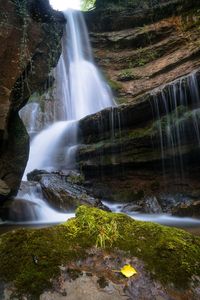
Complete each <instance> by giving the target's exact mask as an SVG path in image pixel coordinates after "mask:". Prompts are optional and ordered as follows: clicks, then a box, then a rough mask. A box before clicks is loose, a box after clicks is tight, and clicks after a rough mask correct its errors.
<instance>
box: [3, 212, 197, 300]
mask: <svg viewBox="0 0 200 300" xmlns="http://www.w3.org/2000/svg"><path fill="white" fill-rule="evenodd" d="M19 254H20V255H19ZM0 257H1V260H0V282H1V284H0V293H1V295H3V297H2V298H3V299H4V296H5V295H9V297H8V296H7V299H11V298H12V296H14V295H17V297H18V298H20V297H21V296H22V297H23V299H42V300H45V299H48V300H49V299H64V298H69V299H73V300H78V299H82V300H93V299H98V300H103V299H106V300H111V299H117V300H123V299H127V300H128V299H137V300H139V299H145V300H151V299H166V300H167V299H174V300H180V299H186V300H196V299H199V297H200V294H199V293H200V289H199V288H200V279H199V278H200V238H199V237H195V236H193V235H191V234H189V233H187V232H185V231H183V230H180V229H175V228H170V227H165V226H161V225H158V224H154V223H149V222H141V221H136V220H133V219H131V218H130V217H127V216H126V215H124V214H114V213H108V212H105V211H102V210H99V209H96V208H91V207H87V206H81V207H79V208H78V210H77V212H76V217H75V218H72V219H70V220H68V221H67V222H66V223H64V224H63V225H58V226H55V227H50V228H42V229H32V230H30V229H20V230H17V231H16V230H15V231H12V232H9V233H7V234H4V235H2V236H0ZM125 265H131V266H132V267H133V268H135V270H136V274H135V275H134V276H132V277H130V278H126V277H125V276H123V275H122V274H121V272H120V270H121V268H122V267H124V266H125ZM144 287H145V288H144Z"/></svg>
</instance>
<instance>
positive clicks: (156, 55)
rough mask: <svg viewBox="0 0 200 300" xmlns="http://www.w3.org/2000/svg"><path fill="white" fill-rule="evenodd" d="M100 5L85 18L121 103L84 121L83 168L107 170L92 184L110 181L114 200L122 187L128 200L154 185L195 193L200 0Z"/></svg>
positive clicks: (79, 156) (199, 102) (100, 61)
mask: <svg viewBox="0 0 200 300" xmlns="http://www.w3.org/2000/svg"><path fill="white" fill-rule="evenodd" d="M100 2H101V1H97V9H96V10H94V11H91V12H88V13H87V14H86V20H87V22H88V26H89V28H90V36H91V41H92V44H93V48H94V52H95V57H96V61H97V63H98V64H99V65H100V67H101V68H102V70H103V72H104V75H105V77H106V78H107V80H108V82H109V83H110V85H111V87H112V89H113V92H114V94H115V98H116V101H117V103H118V107H116V108H114V109H106V110H104V111H102V112H100V113H98V114H95V115H92V116H90V117H87V118H85V119H83V120H82V121H81V122H80V138H81V139H82V145H81V146H80V148H79V152H78V153H77V160H78V161H79V165H80V168H81V169H82V170H84V171H85V172H86V173H87V174H88V175H89V177H90V178H91V174H94V172H95V174H98V175H99V176H100V177H101V175H104V176H102V178H101V179H98V180H97V182H95V184H94V188H95V189H96V188H97V185H98V184H99V185H101V184H102V182H104V183H105V184H104V185H103V189H104V191H102V190H103V189H101V191H102V194H103V196H104V197H105V196H107V195H105V190H107V191H108V190H109V188H110V190H111V191H110V192H108V194H109V197H110V198H112V199H113V198H114V199H115V197H114V196H113V195H116V194H117V193H115V191H116V190H118V195H119V194H120V195H121V196H122V198H125V199H126V200H128V199H129V200H131V199H133V198H134V194H137V192H138V191H141V190H142V191H143V193H144V194H146V193H147V194H149V190H151V185H153V186H154V183H156V182H159V185H160V189H161V190H163V188H164V186H165V187H166V186H167V188H165V190H167V191H169V190H168V188H169V189H171V188H172V190H173V191H174V189H175V190H176V191H178V192H180V191H181V190H182V189H185V187H186V186H187V187H188V189H189V190H190V194H191V190H192V189H194V183H195V186H196V189H198V184H197V182H196V174H199V167H198V166H199V107H200V96H199V95H200V86H199V68H200V36H199V24H200V16H199V3H198V2H197V1H184V0H176V1H153V2H152V1H139V2H140V4H138V2H137V1H127V2H126V4H125V3H124V4H123V5H122V2H119V1H109V2H108V3H107V5H106V4H105V3H104V5H100ZM136 2H137V3H136ZM98 3H99V4H98ZM101 3H102V2H101ZM120 3H121V4H120ZM151 3H153V4H152V5H150V4H151ZM135 4H137V5H135ZM136 6H137V7H136ZM108 173H109V176H108V177H106V178H105V174H108ZM183 173H184V176H183ZM163 174H164V175H163ZM92 176H93V175H92ZM113 177H114V178H115V179H114V181H113V182H112V178H113ZM122 177H123V180H122ZM119 178H121V180H120V179H119ZM163 178H164V179H163ZM172 178H173V179H172ZM92 180H93V179H92ZM164 181H165V183H164ZM100 182H101V184H100ZM111 182H112V183H111ZM124 182H126V184H124ZM97 183H98V184H97ZM166 183H167V184H166ZM155 185H156V184H155ZM175 185H176V187H175ZM108 186H109V188H108ZM120 186H122V190H123V192H122V193H121V192H120V193H119V190H120ZM147 186H148V188H147ZM157 186H158V185H157ZM180 186H181V188H180ZM183 186H184V187H183ZM179 188H180V189H179ZM124 189H125V190H126V191H125V190H124ZM186 189H187V188H186ZM98 192H99V190H98ZM150 193H151V192H150ZM154 193H155V191H154ZM100 194H101V193H100ZM122 194H123V195H124V196H123V195H122ZM125 194H126V195H125ZM198 195H200V194H199V193H198ZM117 198H118V196H117Z"/></svg>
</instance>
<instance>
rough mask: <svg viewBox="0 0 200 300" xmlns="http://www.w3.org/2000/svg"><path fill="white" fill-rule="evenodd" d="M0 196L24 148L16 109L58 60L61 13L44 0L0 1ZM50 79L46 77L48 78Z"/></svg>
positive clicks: (19, 167) (10, 189) (10, 184)
mask: <svg viewBox="0 0 200 300" xmlns="http://www.w3.org/2000/svg"><path fill="white" fill-rule="evenodd" d="M0 11H1V21H0V42H1V50H0V68H1V74H0V200H3V199H4V198H6V197H7V196H10V195H13V194H16V192H17V189H18V187H19V184H20V181H21V177H22V175H23V172H24V168H25V166H26V162H27V159H28V153H29V137H28V134H27V132H26V129H25V127H24V125H23V123H22V121H21V119H20V118H19V115H18V112H19V110H20V108H22V107H23V106H24V105H25V104H26V102H27V101H28V99H29V97H30V96H31V95H32V94H33V93H34V92H36V91H37V92H41V91H43V90H44V89H45V87H46V83H47V80H48V79H49V74H50V71H51V69H52V67H54V66H55V65H56V63H57V61H58V58H59V55H60V52H61V44H60V40H61V37H62V31H63V23H64V22H65V21H64V18H63V15H62V14H61V13H58V12H55V11H53V10H52V9H51V7H50V5H49V2H48V1H46V0H45V1H35V0H23V1H15V0H9V1H7V0H1V1H0ZM48 81H49V80H48Z"/></svg>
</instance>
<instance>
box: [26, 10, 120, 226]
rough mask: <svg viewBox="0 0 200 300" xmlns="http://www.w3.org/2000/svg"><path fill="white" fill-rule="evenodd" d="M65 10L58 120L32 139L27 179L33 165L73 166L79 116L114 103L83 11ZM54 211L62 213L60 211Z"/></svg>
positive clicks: (56, 93) (58, 70) (57, 86)
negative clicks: (95, 53)
mask: <svg viewBox="0 0 200 300" xmlns="http://www.w3.org/2000/svg"><path fill="white" fill-rule="evenodd" d="M64 14H65V17H66V19H67V25H66V28H65V34H64V36H63V40H62V49H63V51H62V55H61V57H60V60H59V62H58V66H57V68H56V70H55V90H54V97H55V99H56V100H57V101H58V99H59V107H58V108H57V114H56V115H57V122H55V123H54V124H53V125H51V126H49V127H48V128H46V129H45V130H43V131H42V132H41V133H39V134H38V135H37V136H36V137H35V138H34V139H33V141H32V143H31V147H30V155H29V161H28V164H27V167H26V170H25V173H24V178H23V179H24V180H26V174H27V173H29V172H30V171H32V170H33V169H46V170H47V169H48V170H49V169H50V170H55V169H56V170H63V169H71V168H74V165H73V164H74V162H75V153H76V148H77V144H78V140H77V129H78V122H79V120H80V119H81V118H83V117H85V116H87V115H89V114H93V113H95V112H97V111H100V110H102V109H104V108H106V107H111V106H115V101H114V98H113V96H112V92H111V89H110V87H109V86H108V84H107V83H106V82H105V81H104V80H103V78H102V76H101V74H100V72H99V71H98V69H97V67H96V66H95V64H94V61H93V57H92V51H91V46H90V43H89V36H88V32H87V28H86V25H85V22H84V19H83V16H82V14H81V13H80V12H78V11H74V10H67V11H66V12H64ZM47 113H48V112H47ZM30 195H31V202H32V203H33V202H34V203H35V204H36V205H40V209H43V210H49V207H48V206H47V205H46V204H45V205H46V206H45V205H41V201H43V200H41V199H40V200H41V201H39V204H38V197H35V198H34V191H30ZM28 201H29V200H28ZM43 202H44V201H43ZM45 207H46V208H45ZM55 214H56V216H57V217H60V215H59V216H58V213H57V212H55ZM36 215H37V211H36ZM42 216H43V217H44V218H46V219H45V220H46V221H47V222H49V221H50V220H51V219H52V213H51V214H50V215H49V214H48V212H47V213H44V212H43V214H42ZM56 216H55V217H54V219H55V218H56ZM61 217H63V216H61ZM40 219H41V216H40ZM58 219H59V218H58Z"/></svg>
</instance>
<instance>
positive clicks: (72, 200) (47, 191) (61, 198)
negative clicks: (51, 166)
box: [29, 172, 108, 211]
mask: <svg viewBox="0 0 200 300" xmlns="http://www.w3.org/2000/svg"><path fill="white" fill-rule="evenodd" d="M36 173H37V176H35V177H33V178H34V180H37V181H38V182H39V184H40V186H41V189H42V193H43V196H44V198H45V199H46V201H47V202H48V203H49V204H50V206H51V207H53V208H55V209H56V210H60V211H66V210H67V211H74V210H75V209H76V208H77V207H78V206H80V205H83V204H85V205H89V206H94V207H99V208H102V209H105V210H108V208H107V207H106V206H104V205H103V204H102V202H101V201H100V200H99V199H95V198H93V197H91V196H90V195H89V194H88V192H87V191H86V189H84V188H83V187H81V186H80V185H79V184H77V183H74V181H73V182H72V181H71V180H72V177H70V176H69V181H68V176H65V175H59V174H39V173H40V172H36ZM71 176H72V175H71ZM73 176H74V175H73ZM29 178H30V175H29Z"/></svg>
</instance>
